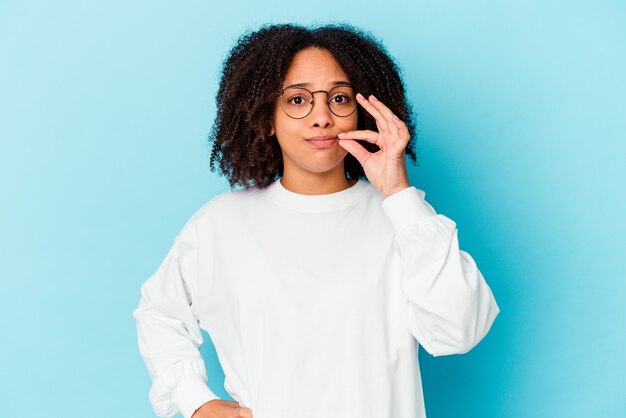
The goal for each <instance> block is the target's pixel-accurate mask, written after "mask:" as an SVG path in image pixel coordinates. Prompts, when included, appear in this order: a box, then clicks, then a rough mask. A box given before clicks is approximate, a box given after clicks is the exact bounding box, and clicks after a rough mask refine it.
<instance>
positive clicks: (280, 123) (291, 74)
mask: <svg viewBox="0 0 626 418" xmlns="http://www.w3.org/2000/svg"><path fill="white" fill-rule="evenodd" d="M337 82H343V83H344V84H345V83H349V82H350V80H349V79H348V76H347V75H346V73H345V72H344V71H343V69H342V68H341V66H340V65H339V63H338V62H337V61H336V60H335V58H334V57H333V55H332V54H331V53H330V52H328V51H327V50H324V49H319V48H307V49H303V50H302V51H299V52H298V53H297V54H296V55H295V56H294V57H293V60H292V62H291V65H290V67H289V69H288V71H287V74H286V75H285V79H284V81H283V85H282V88H283V89H284V88H287V87H288V86H291V85H294V84H298V85H300V86H301V87H304V88H306V89H308V90H310V91H312V92H315V91H317V90H325V91H328V90H330V89H331V88H333V87H335V86H336V83H337ZM313 96H314V105H313V109H312V110H311V113H309V114H308V115H307V116H306V117H304V118H302V119H293V118H291V117H289V116H288V115H287V114H285V112H284V111H283V109H282V107H281V104H280V100H281V99H280V98H277V99H276V101H275V103H274V117H273V120H272V130H271V132H270V135H273V134H274V133H275V134H276V138H277V139H278V143H279V145H280V148H281V150H282V154H283V161H284V174H289V175H293V174H295V175H298V176H299V177H302V176H306V175H307V174H310V173H327V172H329V171H337V172H338V173H340V174H341V176H344V171H343V170H344V168H343V160H344V157H345V156H346V154H347V153H348V152H347V151H346V150H345V149H343V148H342V147H340V146H339V145H337V140H336V138H337V134H338V133H340V132H346V131H350V130H354V129H356V126H357V111H356V110H355V111H354V112H353V113H352V114H351V115H349V116H347V117H339V116H336V115H335V114H333V113H332V112H331V111H330V109H329V107H328V104H327V101H326V99H327V98H326V94H325V93H323V92H319V93H315V94H314V95H313ZM329 99H330V98H329ZM338 100H339V101H341V98H339V99H338ZM321 136H328V137H330V138H333V139H334V140H333V141H326V142H320V141H312V140H311V138H315V137H321Z"/></svg>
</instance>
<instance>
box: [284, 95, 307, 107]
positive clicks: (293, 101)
mask: <svg viewBox="0 0 626 418" xmlns="http://www.w3.org/2000/svg"><path fill="white" fill-rule="evenodd" d="M288 102H289V103H290V104H294V105H296V106H300V105H303V104H305V103H306V101H305V100H304V97H300V96H294V97H292V98H290V99H289V100H288Z"/></svg>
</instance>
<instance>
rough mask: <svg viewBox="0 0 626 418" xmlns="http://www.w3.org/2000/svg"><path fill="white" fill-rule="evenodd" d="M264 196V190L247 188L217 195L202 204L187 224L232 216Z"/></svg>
mask: <svg viewBox="0 0 626 418" xmlns="http://www.w3.org/2000/svg"><path fill="white" fill-rule="evenodd" d="M264 195H265V190H264V189H258V188H249V189H235V190H227V191H224V192H221V193H218V194H216V195H214V196H213V197H211V198H210V199H209V200H208V201H207V202H206V203H204V204H203V205H202V206H201V207H200V208H199V209H198V210H197V211H196V212H195V213H194V214H193V215H192V216H191V218H190V219H189V222H206V221H209V220H212V219H224V217H225V216H229V215H230V216H232V215H234V214H235V213H236V212H237V211H238V210H240V209H241V208H243V207H248V208H249V207H250V205H254V204H255V203H256V202H260V201H261V199H263V197H264Z"/></svg>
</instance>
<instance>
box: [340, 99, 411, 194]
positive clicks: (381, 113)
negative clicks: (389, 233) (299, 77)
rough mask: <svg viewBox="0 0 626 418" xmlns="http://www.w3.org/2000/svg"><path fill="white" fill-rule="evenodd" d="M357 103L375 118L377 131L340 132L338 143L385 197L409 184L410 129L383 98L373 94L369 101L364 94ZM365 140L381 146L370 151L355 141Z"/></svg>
mask: <svg viewBox="0 0 626 418" xmlns="http://www.w3.org/2000/svg"><path fill="white" fill-rule="evenodd" d="M356 98H357V101H358V103H359V104H360V105H361V106H362V107H363V108H364V109H365V110H366V111H367V112H368V113H369V114H370V115H372V116H373V117H374V120H375V121H376V127H377V128H378V132H376V131H370V130H356V131H349V132H345V133H340V134H339V135H338V137H339V145H340V146H341V147H343V148H344V149H345V150H346V151H348V152H349V153H350V154H352V155H354V157H355V158H356V159H357V160H358V161H359V163H360V164H361V165H362V166H363V171H364V172H365V175H366V176H367V179H368V180H369V181H370V183H371V184H372V185H373V186H374V187H376V188H377V189H378V190H380V191H381V192H382V193H383V195H384V196H385V197H387V196H390V195H392V194H394V193H396V192H399V191H400V190H403V189H406V188H407V187H409V186H410V184H409V178H408V175H407V169H406V154H405V151H404V150H405V148H406V146H407V144H408V143H409V138H410V136H409V130H408V129H407V127H406V125H405V124H404V122H402V121H401V120H400V119H399V118H398V117H397V116H396V115H394V114H393V112H392V111H391V110H390V109H389V108H388V107H387V106H385V105H384V104H383V103H382V102H381V101H380V100H378V99H377V98H376V97H374V96H373V95H371V96H370V97H369V100H367V99H365V97H363V95H362V94H361V93H358V94H357V95H356ZM357 139H362V140H365V141H367V142H371V143H372V144H376V145H378V147H379V148H380V150H379V151H377V152H375V153H371V152H369V151H368V150H366V149H365V148H364V147H363V146H362V145H361V144H359V143H358V142H356V141H355V140H357Z"/></svg>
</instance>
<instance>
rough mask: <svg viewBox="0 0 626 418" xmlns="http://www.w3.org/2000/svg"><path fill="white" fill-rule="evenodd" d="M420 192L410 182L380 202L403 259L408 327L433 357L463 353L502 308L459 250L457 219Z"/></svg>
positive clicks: (396, 247)
mask: <svg viewBox="0 0 626 418" xmlns="http://www.w3.org/2000/svg"><path fill="white" fill-rule="evenodd" d="M424 195H425V193H424V192H423V191H422V190H419V189H416V188H415V187H408V188H406V189H404V190H401V191H399V192H396V193H394V194H392V195H390V196H387V197H386V198H385V199H384V200H383V202H382V206H383V210H384V211H385V213H386V214H387V216H388V218H389V220H390V221H391V224H392V226H393V229H394V232H395V239H394V244H395V250H396V251H398V252H399V255H400V258H401V260H402V278H401V283H402V290H403V292H404V294H405V296H406V297H407V299H408V301H409V305H408V318H407V324H408V329H409V331H410V332H411V334H412V335H413V336H414V337H415V338H416V339H417V341H418V342H419V343H420V345H422V346H423V347H424V349H425V350H426V351H427V352H428V353H430V354H431V355H433V356H442V355H448V354H463V353H466V352H468V351H470V350H471V349H472V348H473V347H475V346H476V345H477V344H478V343H479V342H480V340H482V338H483V337H484V336H485V335H486V334H487V332H488V331H489V329H490V328H491V325H492V324H493V322H494V320H495V318H496V316H497V315H498V313H499V312H500V309H499V308H498V305H497V304H496V301H495V298H494V296H493V294H492V292H491V289H490V288H489V286H488V285H487V283H486V282H485V279H484V278H483V276H482V274H481V273H480V271H479V270H478V268H477V266H476V263H475V262H474V259H473V258H472V257H471V256H470V255H469V254H468V253H466V252H465V251H462V250H460V249H459V242H458V236H457V228H456V223H455V222H454V221H452V220H451V219H449V218H447V217H445V216H444V215H441V214H437V213H436V212H435V210H434V209H433V207H432V206H430V204H428V202H426V201H425V200H424Z"/></svg>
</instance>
